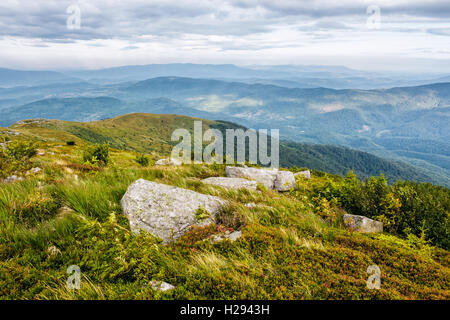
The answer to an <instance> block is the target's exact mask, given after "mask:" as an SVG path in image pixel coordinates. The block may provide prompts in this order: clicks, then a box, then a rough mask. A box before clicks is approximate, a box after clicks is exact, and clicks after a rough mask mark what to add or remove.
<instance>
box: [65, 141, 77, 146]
mask: <svg viewBox="0 0 450 320" xmlns="http://www.w3.org/2000/svg"><path fill="white" fill-rule="evenodd" d="M66 144H67V145H68V146H74V145H76V143H75V141H72V140H71V141H67V142H66Z"/></svg>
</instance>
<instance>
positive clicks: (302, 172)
mask: <svg viewBox="0 0 450 320" xmlns="http://www.w3.org/2000/svg"><path fill="white" fill-rule="evenodd" d="M294 176H295V177H298V176H303V177H305V178H306V179H311V171H309V170H305V171H300V172H297V173H295V174H294Z"/></svg>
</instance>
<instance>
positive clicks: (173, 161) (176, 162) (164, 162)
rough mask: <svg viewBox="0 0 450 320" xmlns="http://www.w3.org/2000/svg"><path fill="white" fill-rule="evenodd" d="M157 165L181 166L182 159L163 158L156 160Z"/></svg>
mask: <svg viewBox="0 0 450 320" xmlns="http://www.w3.org/2000/svg"><path fill="white" fill-rule="evenodd" d="M155 165H156V166H179V165H181V161H179V160H177V159H161V160H158V161H156V163H155Z"/></svg>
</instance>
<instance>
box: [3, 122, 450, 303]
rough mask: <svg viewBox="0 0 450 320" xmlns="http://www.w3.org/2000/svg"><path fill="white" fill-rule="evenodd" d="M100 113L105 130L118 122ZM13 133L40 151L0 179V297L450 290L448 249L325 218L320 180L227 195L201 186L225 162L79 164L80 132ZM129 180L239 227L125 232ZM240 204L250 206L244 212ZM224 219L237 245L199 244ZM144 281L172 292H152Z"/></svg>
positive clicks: (117, 156)
mask: <svg viewBox="0 0 450 320" xmlns="http://www.w3.org/2000/svg"><path fill="white" fill-rule="evenodd" d="M110 121H111V126H113V125H117V124H118V122H120V121H121V119H120V118H119V119H116V120H110ZM161 121H162V123H165V124H166V125H169V123H167V122H164V121H165V119H164V117H162V118H161ZM180 121H181V120H180ZM142 125H144V124H142ZM17 129H18V128H17ZM18 130H19V129H18ZM104 130H105V132H106V131H107V130H111V129H110V128H109V127H106V128H104ZM146 130H151V128H146ZM167 130H169V129H167ZM20 131H21V132H23V133H24V134H23V135H22V136H21V137H20V138H21V139H28V138H32V139H36V140H37V141H38V143H39V148H40V149H41V150H43V151H45V152H46V153H45V155H43V156H36V157H34V158H33V159H32V161H33V164H32V166H39V167H41V168H43V169H44V170H43V172H42V173H39V174H37V175H29V176H28V177H27V179H26V180H25V181H23V182H17V183H13V184H2V185H0V297H1V298H25V299H54V298H58V299H70V298H87V299H93V298H95V299H102V298H108V299H117V298H123V299H129V298H133V299H160V298H163V299H173V298H176V299H194V298H198V299H236V298H240V299H246V298H252V299H304V298H306V299H350V298H352V299H356V298H363V299H380V298H398V299H414V298H419V299H422V298H424V299H449V298H450V290H449V288H450V269H449V266H450V255H449V253H448V252H447V251H445V250H442V249H438V248H431V250H432V254H431V255H430V254H429V253H427V254H424V253H423V252H421V251H419V250H417V249H413V248H411V247H410V246H409V245H408V243H407V242H406V241H404V240H401V239H399V238H396V237H394V236H389V235H386V234H383V235H362V234H356V233H349V232H347V231H345V230H344V229H343V228H342V227H341V225H339V224H336V225H334V226H328V225H327V224H325V223H324V222H323V221H322V220H321V219H320V218H319V217H318V215H316V213H315V212H317V208H315V207H314V203H313V202H312V201H311V199H309V197H308V190H310V189H311V188H314V186H317V185H322V184H324V183H327V179H328V178H327V176H325V177H324V176H314V175H313V178H312V179H311V180H298V183H299V186H300V189H299V190H298V191H296V192H291V193H287V194H279V193H275V192H272V191H267V190H261V192H257V191H256V192H255V191H253V192H250V191H227V190H224V189H221V188H218V187H213V186H210V185H204V184H202V183H201V182H200V179H202V178H205V177H209V176H219V175H224V167H223V166H218V165H216V166H214V165H213V166H204V165H196V166H193V165H192V166H191V165H189V166H188V165H186V166H181V167H177V168H170V167H169V168H159V167H149V168H141V167H139V166H137V164H136V163H135V162H134V157H135V154H134V153H133V152H129V151H120V150H113V152H112V163H111V164H110V165H109V166H108V167H107V168H103V169H100V170H98V169H96V168H91V167H89V166H83V165H81V164H80V161H81V160H80V158H81V149H82V147H83V145H84V144H85V142H83V141H82V140H79V139H78V140H77V145H76V146H73V147H70V146H66V145H64V141H67V140H69V138H73V136H71V135H68V134H67V133H65V132H63V131H54V130H50V129H42V128H40V129H36V128H34V129H33V130H31V129H26V128H25V127H24V128H22V129H20ZM124 133H126V131H125V132H124ZM117 135H119V133H117ZM16 138H17V137H11V139H16ZM51 153H54V154H51ZM138 178H145V179H148V180H153V181H157V182H161V183H166V184H170V185H175V186H179V187H183V188H187V189H191V190H195V191H198V192H201V193H205V194H209V195H215V196H220V197H222V198H224V199H227V200H229V201H230V202H231V203H232V204H233V206H232V210H231V209H229V210H228V211H229V213H237V216H239V217H240V218H239V222H240V223H236V222H230V221H227V219H224V218H223V219H222V222H223V224H224V225H225V226H222V227H209V228H202V229H195V230H192V231H191V232H189V233H188V234H186V235H185V237H183V238H182V239H181V240H180V241H178V242H177V243H175V244H173V245H168V246H163V245H161V244H160V243H159V242H158V241H157V240H156V239H154V238H152V237H151V236H150V235H148V234H146V233H141V235H139V236H134V235H132V234H131V233H130V231H129V226H128V221H127V220H126V218H124V216H123V215H122V213H121V209H120V205H119V201H120V199H121V197H122V195H123V194H124V192H125V190H126V188H127V187H128V185H129V184H130V183H131V182H133V181H135V180H136V179H138ZM300 179H301V178H300ZM249 202H254V203H255V204H257V206H256V207H255V208H253V209H249V208H247V207H246V206H245V204H246V203H249ZM232 227H234V228H242V231H243V237H242V238H241V239H239V240H238V241H236V242H234V243H230V242H223V243H217V244H211V243H210V242H209V241H204V239H206V238H207V237H208V236H209V235H211V234H213V233H216V232H218V230H220V229H223V228H232ZM73 264H75V265H78V266H80V267H81V270H82V275H83V276H82V288H81V290H75V291H71V290H68V289H67V286H66V279H67V277H68V275H67V273H66V269H67V267H68V266H69V265H73ZM373 264H376V265H378V266H379V267H380V269H381V272H382V274H381V276H382V284H381V289H380V290H368V289H367V288H366V279H367V278H368V274H367V273H366V270H367V267H368V266H369V265H373ZM151 279H154V280H163V281H166V282H169V283H171V284H173V285H175V286H176V289H175V290H172V291H169V292H166V293H158V292H155V291H153V290H152V289H151V288H150V287H149V286H148V281H149V280H151Z"/></svg>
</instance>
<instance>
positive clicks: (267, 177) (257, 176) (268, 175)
mask: <svg viewBox="0 0 450 320" xmlns="http://www.w3.org/2000/svg"><path fill="white" fill-rule="evenodd" d="M225 172H226V174H227V177H230V178H245V179H251V180H255V181H257V182H259V183H261V184H263V185H264V186H266V187H267V188H269V189H274V184H275V179H276V177H277V173H278V169H258V168H243V167H226V168H225Z"/></svg>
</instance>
